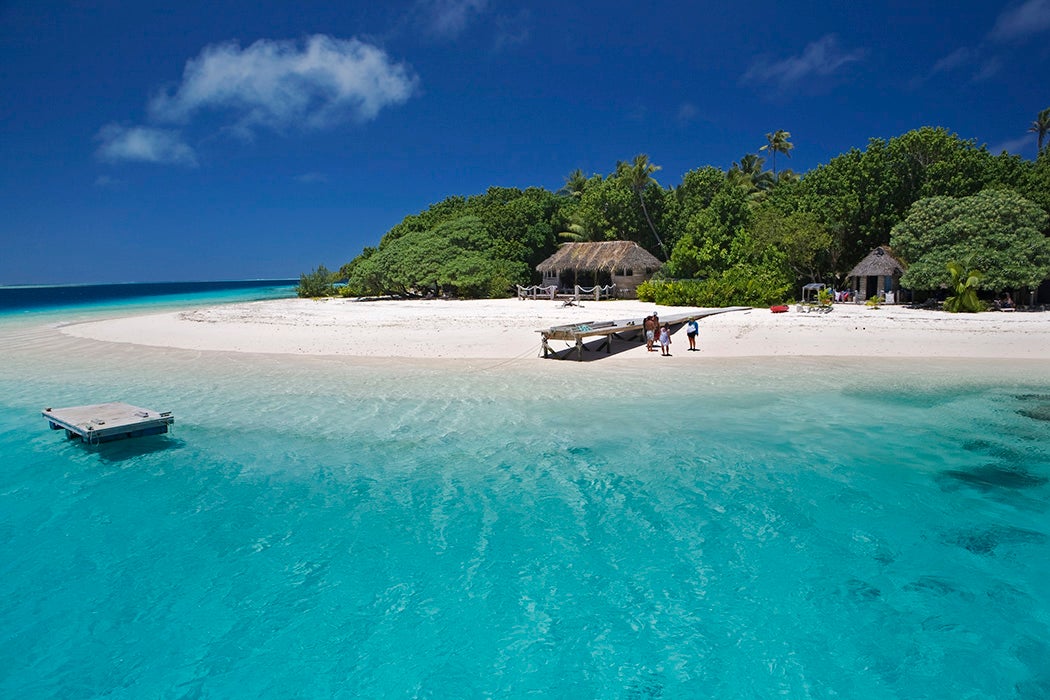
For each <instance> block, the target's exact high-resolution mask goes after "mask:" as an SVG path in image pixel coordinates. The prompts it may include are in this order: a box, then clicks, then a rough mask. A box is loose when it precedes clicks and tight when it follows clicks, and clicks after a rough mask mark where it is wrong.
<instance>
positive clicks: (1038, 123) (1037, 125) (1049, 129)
mask: <svg viewBox="0 0 1050 700" xmlns="http://www.w3.org/2000/svg"><path fill="white" fill-rule="evenodd" d="M1028 130H1029V131H1031V132H1033V133H1035V134H1036V136H1037V137H1038V142H1037V145H1036V154H1039V153H1042V152H1043V139H1045V138H1046V135H1047V134H1050V107H1047V108H1046V109H1044V110H1043V111H1042V112H1040V113H1039V114H1038V115H1037V116H1036V118H1035V121H1034V122H1032V125H1031V126H1030V127H1028Z"/></svg>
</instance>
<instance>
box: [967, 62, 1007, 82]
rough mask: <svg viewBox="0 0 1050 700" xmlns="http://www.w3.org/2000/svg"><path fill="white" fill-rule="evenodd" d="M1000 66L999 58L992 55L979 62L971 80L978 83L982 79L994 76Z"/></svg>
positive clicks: (1001, 64) (1001, 63) (1001, 65)
mask: <svg viewBox="0 0 1050 700" xmlns="http://www.w3.org/2000/svg"><path fill="white" fill-rule="evenodd" d="M1002 67H1003V62H1002V61H1001V60H1000V59H999V58H997V57H995V56H993V57H992V58H989V59H986V60H984V61H982V62H981V65H980V66H978V68H977V72H975V73H974V74H973V78H972V80H973V82H975V83H979V82H981V81H983V80H988V79H989V78H994V77H995V76H996V75H997V74H998V73H999V70H1000V69H1001V68H1002Z"/></svg>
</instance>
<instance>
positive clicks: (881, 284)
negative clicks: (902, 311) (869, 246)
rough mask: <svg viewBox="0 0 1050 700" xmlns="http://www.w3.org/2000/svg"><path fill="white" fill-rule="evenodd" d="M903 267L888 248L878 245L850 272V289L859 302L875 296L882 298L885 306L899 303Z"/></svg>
mask: <svg viewBox="0 0 1050 700" xmlns="http://www.w3.org/2000/svg"><path fill="white" fill-rule="evenodd" d="M904 269H905V265H904V263H903V262H901V261H900V259H899V258H897V257H896V256H895V255H894V254H893V251H891V250H890V249H889V247H888V246H884V245H880V246H879V247H878V248H876V249H875V250H873V251H871V252H870V253H868V254H867V256H866V257H865V258H864V259H863V260H861V261H860V262H859V263H857V266H856V267H854V268H853V269H852V270H850V272H849V274H848V275H847V278H848V279H849V284H850V289H852V290H853V294H854V295H856V298H857V299H858V300H860V301H865V300H866V299H867V298H868V297H870V296H874V295H876V294H878V295H880V296H882V297H883V298H884V299H885V301H886V303H887V304H893V303H896V302H899V301H900V292H901V288H900V280H901V275H903V274H904Z"/></svg>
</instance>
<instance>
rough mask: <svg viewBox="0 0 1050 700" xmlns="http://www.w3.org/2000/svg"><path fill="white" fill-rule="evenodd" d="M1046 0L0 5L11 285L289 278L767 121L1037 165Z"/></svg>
mask: <svg viewBox="0 0 1050 700" xmlns="http://www.w3.org/2000/svg"><path fill="white" fill-rule="evenodd" d="M1048 74H1050V0H1021V1H1019V2H1018V1H1011V2H989V1H987V0H984V1H977V0H955V1H953V2H941V1H938V2H927V3H922V2H915V1H914V0H911V1H909V2H868V3H814V2H798V3H772V4H770V3H767V4H765V5H762V6H755V5H754V4H750V5H749V4H746V3H704V2H697V3H681V2H653V3H638V2H618V1H616V0H605V1H603V2H597V1H595V0H578V1H577V2H574V3H566V2H549V3H548V2H533V3H521V2H515V3H511V2H506V1H504V0H414V1H413V0H410V1H408V2H397V1H391V2H383V3H376V2H368V3H364V2H354V1H351V2H343V3H335V2H332V3H323V2H309V1H306V0H304V1H303V2H296V3H293V2H286V1H282V2H267V1H265V0H253V1H251V2H194V1H193V0H184V1H183V2H179V3H164V4H159V3H153V2H149V1H148V0H143V1H141V2H95V3H65V2H63V3H51V2H45V1H44V0H30V1H22V0H0V95H2V97H0V159H2V162H3V167H2V170H0V178H2V180H0V284H46V283H89V282H118V281H164V280H214V279H252V278H279V277H297V276H298V275H299V273H300V272H305V271H309V270H311V269H312V268H313V267H315V266H316V265H317V264H325V265H327V266H329V267H332V268H336V267H338V266H339V265H340V264H342V263H344V262H346V261H348V260H349V259H351V258H352V257H354V256H355V255H356V254H357V253H359V252H360V250H361V248H362V247H363V246H366V245H375V244H376V243H377V242H378V241H379V238H380V237H381V236H382V234H383V233H385V232H386V231H387V230H388V229H389V228H390V227H391V226H393V225H394V224H396V223H397V222H399V221H400V220H401V219H402V218H404V217H405V216H406V215H409V214H413V213H416V212H418V211H420V210H422V209H425V208H426V207H427V206H429V205H430V204H432V203H434V202H437V201H440V200H441V199H444V198H445V197H446V196H449V195H471V194H476V193H480V192H483V191H484V190H485V189H486V188H487V187H489V186H492V185H498V186H506V187H520V188H525V187H529V186H540V187H545V188H548V189H551V190H556V189H558V188H559V187H560V186H561V185H562V184H563V182H564V179H565V176H566V175H567V174H568V173H569V172H570V171H572V170H573V169H575V168H580V169H582V170H583V171H584V172H585V173H587V174H591V173H603V174H604V173H609V172H611V171H612V170H613V169H614V167H615V165H616V162H617V161H618V160H628V159H630V158H632V157H633V156H634V155H636V154H638V153H647V154H649V156H650V159H651V160H652V161H653V162H654V163H656V164H657V165H660V166H662V170H661V171H660V172H659V173H657V179H658V180H659V181H660V182H661V183H662V184H664V185H675V184H677V183H679V182H680V181H681V178H682V175H683V174H684V173H685V172H687V171H688V170H690V169H693V168H697V167H701V166H704V165H714V166H717V167H720V168H728V167H729V166H730V164H731V163H732V162H733V161H734V160H738V159H739V158H740V157H741V156H742V155H744V154H745V153H748V152H756V151H757V149H758V148H759V146H761V145H762V144H763V143H764V142H765V139H764V135H765V134H766V133H767V132H770V131H774V130H776V129H786V130H787V131H790V132H791V134H792V141H793V142H794V144H795V149H794V151H793V153H792V158H791V161H790V167H793V168H794V169H795V170H797V171H805V170H808V169H810V168H812V167H814V166H816V165H818V164H820V163H824V162H827V161H828V160H829V159H830V158H832V157H833V156H835V155H837V154H839V153H841V152H843V151H845V150H848V149H849V148H851V147H858V148H864V147H865V145H866V143H867V140H868V139H869V138H870V137H883V138H889V137H892V136H896V135H898V134H900V133H903V132H905V131H907V130H909V129H913V128H918V127H920V126H924V125H936V126H944V127H947V128H948V129H950V130H952V131H954V132H956V133H958V134H959V135H960V136H962V137H964V138H968V139H970V138H973V139H976V140H977V141H978V143H981V144H987V145H988V146H989V148H991V149H993V150H994V151H996V152H998V151H999V150H1003V149H1005V150H1008V151H1010V152H1012V153H1017V154H1020V155H1022V156H1024V157H1026V158H1034V156H1035V149H1036V146H1035V135H1034V134H1030V133H1027V131H1026V130H1027V128H1028V126H1029V125H1030V123H1031V122H1032V120H1033V119H1034V118H1035V116H1036V114H1037V113H1038V112H1039V110H1041V109H1044V108H1046V107H1050V90H1048V89H1047V88H1046V77H1047V75H1048Z"/></svg>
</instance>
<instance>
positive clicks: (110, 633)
mask: <svg viewBox="0 0 1050 700" xmlns="http://www.w3.org/2000/svg"><path fill="white" fill-rule="evenodd" d="M179 293H180V294H184V295H185V296H184V297H179V299H181V300H179V301H176V302H175V303H176V304H197V303H208V304H212V303H220V302H225V301H246V300H252V299H258V298H273V297H275V296H281V295H286V296H290V295H291V294H292V291H291V288H290V286H287V285H286V286H283V287H282V286H280V285H277V286H265V285H264V286H262V287H257V288H243V287H242V288H238V289H227V290H211V291H198V292H190V291H189V290H181V292H179ZM195 294H199V295H200V296H194V295H195ZM176 296H178V295H176ZM172 303H173V300H172V299H171V298H170V297H153V298H142V297H126V298H124V299H118V300H109V301H106V302H102V303H98V304H88V305H84V304H80V305H79V306H77V307H56V306H49V307H46V308H41V309H37V310H25V309H23V310H21V311H19V312H17V313H14V312H13V313H8V314H7V315H6V316H5V317H3V318H0V338H2V343H0V455H2V463H0V543H2V552H3V557H2V558H0V697H4V698H100V697H106V698H262V697H267V698H269V697H273V698H284V697H296V698H331V697H346V698H357V697H369V698H402V697H433V698H475V697H479V698H480V697H498V698H523V697H555V698H639V699H640V698H770V697H787V698H811V697H812V698H831V697H841V698H945V699H946V700H947V699H951V700H955V699H957V698H1029V699H1035V698H1046V697H1050V583H1048V582H1050V371H1048V370H1047V368H1046V367H1045V366H1044V365H1045V363H1043V364H1037V363H1025V362H1008V363H980V362H961V361H928V360H896V361H893V360H871V359H868V360H863V361H850V360H848V359H829V358H814V359H808V360H797V359H796V360H791V359H768V358H767V359H763V360H761V361H758V360H734V361H728V360H706V359H704V360H703V361H699V360H698V362H696V363H689V364H688V365H686V364H685V363H682V364H681V365H679V367H680V369H672V370H668V371H666V372H663V371H661V373H659V374H658V375H654V374H653V372H652V369H651V365H652V363H641V365H640V366H639V367H637V368H633V367H631V366H629V365H624V364H621V365H619V366H618V367H617V369H616V370H615V371H610V370H608V369H605V368H603V367H601V365H600V363H585V364H584V365H578V364H577V363H568V362H566V363H556V362H543V361H542V360H535V359H532V358H530V359H528V360H521V361H517V362H515V363H510V364H502V365H499V366H493V367H478V366H474V365H471V364H470V363H464V362H456V361H449V362H447V363H443V362H430V363H412V362H376V361H362V360H357V359H355V358H348V357H301V356H276V355H255V354H251V353H230V352H222V353H219V352H216V353H209V352H199V351H190V350H178V349H168V348H158V347H145V346H140V345H132V344H121V343H105V342H100V341H94V340H86V339H81V338H75V337H72V336H69V335H66V334H65V333H63V332H62V329H63V327H64V326H65V324H67V323H76V322H81V321H83V320H85V319H88V320H89V319H91V318H98V317H106V316H112V315H114V314H124V313H146V312H149V311H150V310H154V309H168V308H171V304H172ZM643 365H644V366H643ZM112 400H122V401H128V402H130V403H134V404H137V405H143V406H147V407H151V408H155V409H158V410H172V411H174V413H175V415H176V418H177V422H176V425H175V430H174V432H173V433H172V434H170V435H167V436H161V437H150V438H141V439H139V440H131V441H124V442H121V443H112V444H109V445H102V446H96V447H87V446H84V445H82V444H79V443H75V442H72V441H68V440H67V439H66V438H65V437H64V435H63V434H62V431H51V430H49V429H48V427H47V423H46V421H45V420H44V419H43V418H42V417H41V416H40V410H41V409H42V408H43V407H45V406H62V405H80V404H88V403H99V402H101V401H112Z"/></svg>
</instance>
